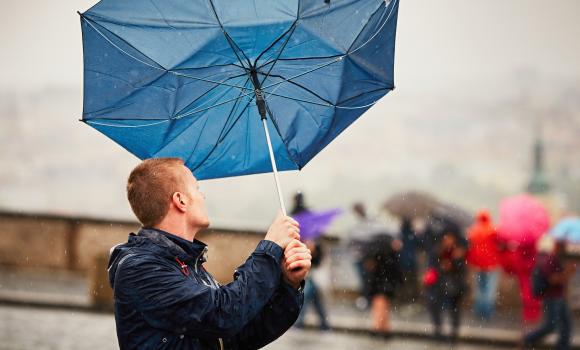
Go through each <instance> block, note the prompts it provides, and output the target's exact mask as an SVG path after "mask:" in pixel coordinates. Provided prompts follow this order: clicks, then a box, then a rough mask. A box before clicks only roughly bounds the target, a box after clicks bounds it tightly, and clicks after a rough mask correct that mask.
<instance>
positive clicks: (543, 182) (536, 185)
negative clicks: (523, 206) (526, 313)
mask: <svg viewBox="0 0 580 350" xmlns="http://www.w3.org/2000/svg"><path fill="white" fill-rule="evenodd" d="M532 171H533V172H532V177H531V179H530V182H529V183H528V187H527V191H528V192H529V193H530V194H533V195H539V196H541V195H545V194H547V193H549V192H550V190H551V186H550V183H549V182H548V179H547V177H546V174H545V173H544V144H543V142H542V140H541V139H540V138H537V139H536V142H535V144H534V168H533V170H532Z"/></svg>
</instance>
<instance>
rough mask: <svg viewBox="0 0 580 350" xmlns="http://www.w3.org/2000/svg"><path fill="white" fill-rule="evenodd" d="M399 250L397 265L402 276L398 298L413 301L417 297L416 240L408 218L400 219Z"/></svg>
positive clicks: (411, 223) (411, 222)
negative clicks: (398, 264) (400, 244)
mask: <svg viewBox="0 0 580 350" xmlns="http://www.w3.org/2000/svg"><path fill="white" fill-rule="evenodd" d="M400 237H401V243H402V246H401V250H400V251H399V263H400V266H401V273H402V276H403V284H402V285H401V293H399V296H402V297H404V298H405V299H406V300H411V301H414V300H415V299H416V298H417V296H418V294H419V293H418V287H419V286H418V279H417V248H418V238H417V235H416V234H415V230H414V229H413V221H412V220H411V219H410V218H407V217H403V218H402V219H401V229H400Z"/></svg>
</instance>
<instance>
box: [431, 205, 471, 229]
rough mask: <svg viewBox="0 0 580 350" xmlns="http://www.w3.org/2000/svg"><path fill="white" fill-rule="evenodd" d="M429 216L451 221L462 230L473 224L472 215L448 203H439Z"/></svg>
mask: <svg viewBox="0 0 580 350" xmlns="http://www.w3.org/2000/svg"><path fill="white" fill-rule="evenodd" d="M431 215H433V216H435V217H440V218H444V219H446V220H448V221H452V222H454V223H455V224H456V225H458V226H461V227H463V228H465V227H468V226H470V225H471V224H472V223H473V214H471V213H470V212H469V211H467V210H466V209H463V208H461V207H460V206H458V205H455V204H450V203H441V204H440V205H439V206H438V207H436V208H435V209H434V210H433V211H432V214H431Z"/></svg>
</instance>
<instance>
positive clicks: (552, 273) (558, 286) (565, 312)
mask: <svg viewBox="0 0 580 350" xmlns="http://www.w3.org/2000/svg"><path fill="white" fill-rule="evenodd" d="M565 255H566V241H563V240H562V241H557V242H556V244H555V245H554V248H553V251H552V253H551V254H549V255H548V256H545V257H544V258H543V259H542V260H540V262H539V267H540V273H541V275H542V276H543V277H544V278H545V279H546V288H545V290H544V291H543V298H544V300H543V307H544V321H543V323H542V325H540V327H539V328H537V329H536V330H534V331H532V332H530V333H528V334H527V335H526V336H524V339H523V343H524V348H526V349H527V348H530V347H531V346H532V345H533V344H536V343H537V342H538V341H540V340H541V339H542V338H544V337H545V336H546V335H548V334H550V333H552V332H554V331H555V330H558V331H559V333H560V336H559V338H558V341H557V343H556V347H555V349H558V350H563V349H570V332H571V330H572V320H571V316H570V308H569V307H568V303H567V301H566V290H567V286H568V282H569V281H570V279H571V278H572V276H573V275H574V272H575V271H576V266H575V264H574V263H570V262H567V261H565V259H564V258H565Z"/></svg>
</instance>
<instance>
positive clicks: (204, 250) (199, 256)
mask: <svg viewBox="0 0 580 350" xmlns="http://www.w3.org/2000/svg"><path fill="white" fill-rule="evenodd" d="M205 253H207V247H203V251H202V252H201V253H200V254H199V255H198V256H197V258H196V259H195V266H194V268H195V273H197V272H198V271H197V263H198V262H199V258H201V257H202V256H203V255H204V254H205Z"/></svg>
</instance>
